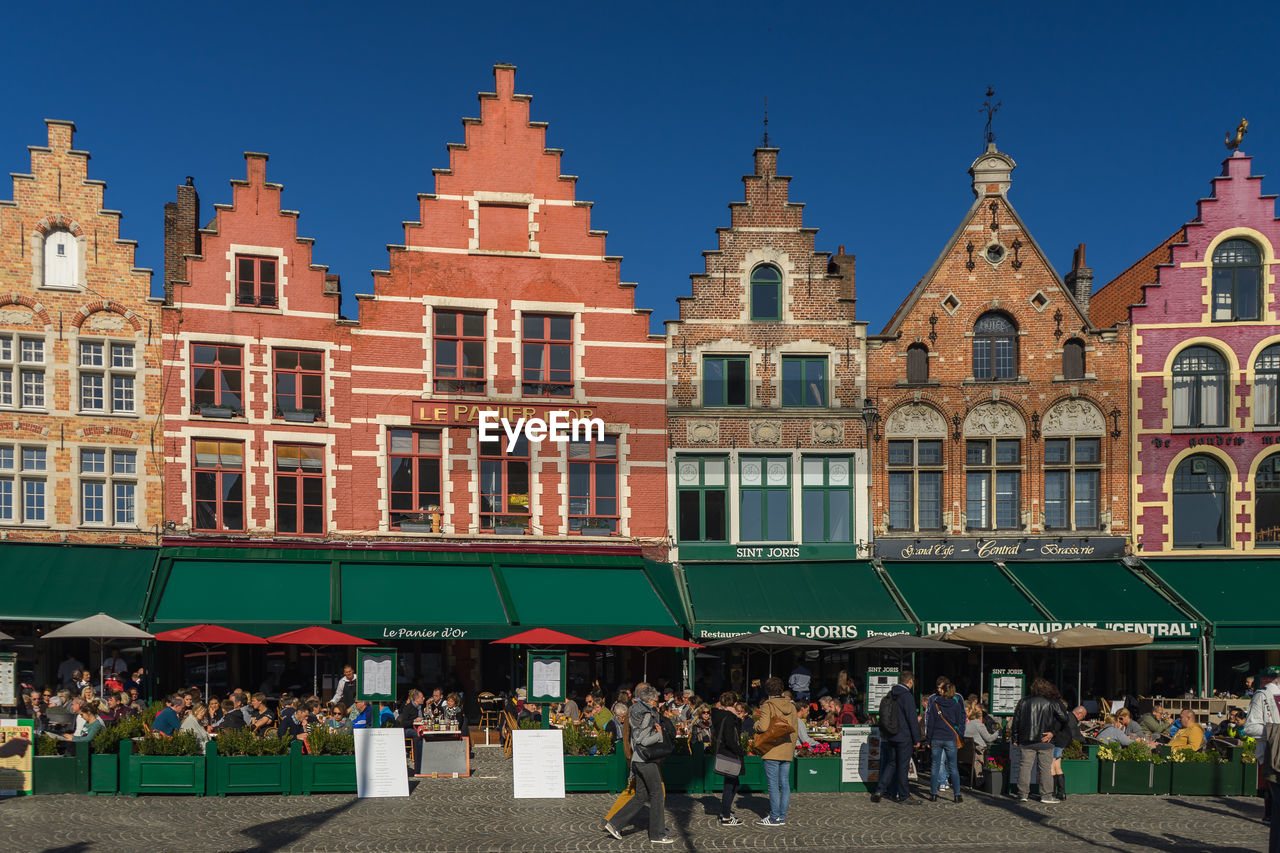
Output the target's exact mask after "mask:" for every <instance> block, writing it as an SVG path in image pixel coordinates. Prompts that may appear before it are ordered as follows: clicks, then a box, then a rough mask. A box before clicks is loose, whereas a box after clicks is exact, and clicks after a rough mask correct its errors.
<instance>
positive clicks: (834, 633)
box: [683, 561, 915, 640]
mask: <svg viewBox="0 0 1280 853" xmlns="http://www.w3.org/2000/svg"><path fill="white" fill-rule="evenodd" d="M683 570H684V576H685V583H686V584H687V585H688V589H689V598H690V601H691V602H692V606H693V618H694V623H695V625H696V628H697V631H696V634H697V636H699V637H702V638H705V639H715V638H717V637H728V636H734V635H737V634H747V633H755V632H757V631H778V632H779V633H784V634H794V635H796V636H803V637H809V638H813V639H819V640H852V639H857V638H859V637H865V636H868V635H869V634H871V633H873V632H878V633H900V632H904V631H905V632H908V633H912V634H914V633H915V625H914V623H912V622H911V620H910V619H908V618H907V617H906V616H905V615H903V613H902V611H901V610H900V609H899V608H898V605H897V604H896V603H894V600H893V597H892V596H891V595H890V594H889V591H888V590H887V589H885V586H884V584H883V583H882V582H881V580H880V577H879V576H878V575H877V574H876V570H875V569H874V568H873V567H872V566H871V564H870V563H868V562H866V561H851V562H846V563H753V562H745V561H744V562H740V563H687V564H685V565H684V567H683Z"/></svg>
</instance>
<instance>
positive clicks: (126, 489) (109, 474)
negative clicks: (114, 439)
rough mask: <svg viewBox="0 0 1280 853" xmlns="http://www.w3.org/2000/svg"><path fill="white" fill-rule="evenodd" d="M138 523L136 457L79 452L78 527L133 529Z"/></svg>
mask: <svg viewBox="0 0 1280 853" xmlns="http://www.w3.org/2000/svg"><path fill="white" fill-rule="evenodd" d="M137 522H138V453H137V451H135V450H109V449H107V448H99V447H92V448H90V447H86V448H84V449H82V450H81V451H80V523H81V524H85V525H104V526H114V527H133V526H135V525H136V524H137Z"/></svg>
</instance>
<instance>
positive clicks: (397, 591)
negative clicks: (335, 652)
mask: <svg viewBox="0 0 1280 853" xmlns="http://www.w3.org/2000/svg"><path fill="white" fill-rule="evenodd" d="M432 556H435V555H431V554H423V555H419V559H418V560H416V561H414V562H404V563H366V562H360V561H353V560H344V561H343V562H342V622H343V624H344V625H346V626H348V627H351V628H352V629H353V630H354V629H355V627H357V626H361V625H368V626H370V627H372V628H374V629H377V630H378V631H379V635H383V634H385V632H386V631H389V632H391V633H390V634H385V636H386V637H389V638H392V639H394V638H396V637H400V638H404V639H446V638H450V639H462V638H467V639H476V638H479V639H495V638H497V637H502V636H506V635H507V634H510V633H512V629H511V623H510V622H509V621H508V619H507V614H506V611H505V610H504V609H503V604H502V597H501V595H500V594H499V592H498V584H497V581H496V579H495V577H494V573H493V569H492V567H491V566H490V564H489V563H488V562H487V560H486V561H483V562H476V561H475V560H476V557H480V558H481V559H482V560H483V558H485V557H487V556H488V555H486V554H476V555H472V562H470V563H453V562H435V561H432V560H430V557H432ZM431 632H437V633H434V634H432V633H431ZM463 632H465V633H463ZM355 633H356V634H360V631H355ZM365 633H366V634H367V633H369V632H365ZM361 636H364V634H361Z"/></svg>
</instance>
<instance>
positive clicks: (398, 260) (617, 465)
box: [350, 65, 666, 555]
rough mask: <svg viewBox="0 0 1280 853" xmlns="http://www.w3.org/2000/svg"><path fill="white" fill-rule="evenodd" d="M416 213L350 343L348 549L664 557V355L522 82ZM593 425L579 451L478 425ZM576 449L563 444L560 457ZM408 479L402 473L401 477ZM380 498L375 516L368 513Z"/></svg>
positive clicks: (508, 70) (475, 127)
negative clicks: (355, 540) (500, 545)
mask: <svg viewBox="0 0 1280 853" xmlns="http://www.w3.org/2000/svg"><path fill="white" fill-rule="evenodd" d="M494 76H495V84H496V85H495V90H494V91H493V92H485V93H481V94H480V117H479V118H468V119H465V120H464V122H463V124H464V126H465V128H466V139H465V142H463V143H460V144H451V145H450V146H449V168H447V169H436V170H435V184H436V185H435V191H434V192H431V193H424V194H421V195H419V197H418V205H419V215H418V221H416V222H407V223H405V226H404V244H403V245H398V246H390V247H389V248H390V264H389V268H388V269H387V270H380V271H375V272H374V292H373V293H372V294H369V295H364V294H361V295H359V296H358V297H357V298H358V299H359V300H360V324H359V326H358V327H356V328H353V329H352V336H353V337H352V345H353V351H352V367H351V371H352V380H351V381H352V386H353V400H352V409H351V413H350V414H351V418H352V426H353V429H352V441H353V446H352V455H353V458H354V459H355V460H356V461H358V462H362V463H368V462H376V463H377V464H376V465H375V464H360V465H358V466H357V467H356V469H355V470H354V472H353V479H352V483H351V488H352V491H353V492H354V493H355V494H359V495H367V496H370V498H371V499H369V500H361V501H359V502H358V504H357V505H356V506H354V507H353V508H352V521H353V525H354V527H355V528H356V529H358V530H360V531H368V532H376V533H378V534H379V535H382V536H391V537H407V536H420V535H422V533H423V532H426V533H428V534H430V535H432V536H436V537H442V538H444V539H445V540H449V541H456V540H458V539H472V540H474V539H475V538H477V537H478V538H480V539H482V540H484V541H485V542H494V541H497V540H501V539H506V540H508V541H513V540H512V537H517V536H518V537H520V538H519V539H518V540H514V541H518V542H519V543H521V547H522V548H525V547H528V546H529V545H530V544H532V543H534V542H537V543H542V544H551V543H559V544H560V545H566V544H573V545H583V546H586V545H590V546H591V547H593V548H600V547H605V546H613V545H622V544H629V545H631V546H633V547H634V546H635V545H637V544H639V545H644V546H646V547H649V548H652V549H656V551H654V552H653V553H655V554H656V555H661V554H663V553H665V533H666V505H665V495H666V492H665V482H666V451H665V444H666V433H665V399H664V378H665V375H664V367H663V354H664V347H663V342H662V339H661V338H660V337H657V336H654V335H651V334H650V333H649V312H648V310H647V309H639V308H636V305H635V287H636V286H635V285H634V284H630V283H627V282H622V281H620V275H619V274H620V268H621V262H622V259H621V258H620V257H617V256H613V255H609V254H608V253H607V250H606V248H605V232H604V231H599V230H595V229H593V228H592V226H591V202H586V201H580V200H578V199H577V198H576V197H575V192H574V190H575V186H576V181H577V178H576V177H574V176H572V175H566V174H563V172H562V171H561V166H560V158H561V153H562V152H561V151H560V150H559V149H552V148H547V147H546V127H547V126H546V124H545V123H544V122H535V121H531V120H530V118H529V102H530V100H531V99H530V97H529V96H528V95H521V94H517V93H516V92H515V68H514V67H513V66H510V65H497V66H495V68H494ZM486 411H491V412H496V413H497V414H498V415H500V416H501V417H503V418H506V419H508V420H509V422H510V423H511V425H512V426H515V425H516V424H518V422H519V419H520V418H525V419H526V420H529V419H535V418H536V419H540V420H542V421H548V422H549V421H550V420H551V418H552V416H553V414H555V413H559V414H555V416H556V417H557V418H561V417H564V418H568V419H570V420H572V419H581V420H582V421H584V422H585V421H589V420H592V419H596V420H598V421H600V422H602V424H603V428H602V429H601V428H593V431H592V432H591V437H590V438H587V429H586V428H585V424H584V425H583V429H581V430H579V431H578V432H577V433H576V435H577V440H571V441H555V440H551V439H550V437H548V439H547V440H542V441H537V440H531V441H526V440H525V439H523V438H522V439H520V440H518V441H514V442H512V441H509V440H508V438H507V437H506V436H505V435H502V432H501V430H500V429H495V430H494V436H493V437H492V438H491V439H486V440H482V438H481V431H480V426H481V416H482V413H484V412H486ZM572 436H573V433H572V432H571V434H570V437H571V438H572ZM411 472H412V473H411ZM373 496H376V499H373Z"/></svg>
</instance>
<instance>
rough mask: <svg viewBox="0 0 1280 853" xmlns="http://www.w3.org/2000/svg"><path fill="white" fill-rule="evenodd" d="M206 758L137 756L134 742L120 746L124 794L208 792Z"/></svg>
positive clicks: (121, 777) (121, 778) (200, 794)
mask: <svg viewBox="0 0 1280 853" xmlns="http://www.w3.org/2000/svg"><path fill="white" fill-rule="evenodd" d="M205 761H206V759H205V757H204V756H203V755H135V754H134V751H133V741H129V740H126V741H122V742H121V743H120V793H122V794H128V795H129V796H131V797H136V796H138V795H139V794H195V795H196V796H197V797H203V796H204V792H205Z"/></svg>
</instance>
